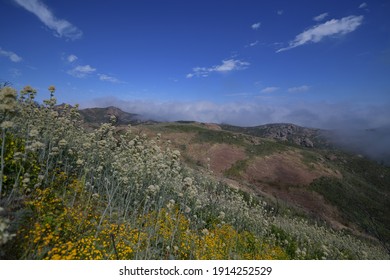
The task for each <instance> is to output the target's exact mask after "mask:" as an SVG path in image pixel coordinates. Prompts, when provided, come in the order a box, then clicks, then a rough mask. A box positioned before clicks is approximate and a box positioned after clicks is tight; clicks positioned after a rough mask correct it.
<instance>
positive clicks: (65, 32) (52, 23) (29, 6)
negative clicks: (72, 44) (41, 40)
mask: <svg viewBox="0 0 390 280" xmlns="http://www.w3.org/2000/svg"><path fill="white" fill-rule="evenodd" d="M14 1H15V2H16V3H17V4H19V5H20V6H22V7H23V8H24V9H26V10H27V11H29V12H31V13H33V14H34V15H36V16H37V17H38V18H39V19H40V20H41V21H42V22H43V23H44V24H45V25H46V26H47V27H48V28H50V29H51V30H54V32H55V33H54V34H55V36H57V37H66V38H68V39H72V40H75V39H79V38H81V36H82V35H83V32H82V31H81V30H80V29H78V28H77V27H76V26H74V25H73V24H71V23H70V22H68V21H66V20H64V19H57V18H56V17H55V16H54V14H53V13H52V12H51V11H50V10H49V8H48V7H46V5H45V4H44V3H42V2H41V1H39V0H14Z"/></svg>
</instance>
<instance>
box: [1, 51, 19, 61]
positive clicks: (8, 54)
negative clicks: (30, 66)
mask: <svg viewBox="0 0 390 280" xmlns="http://www.w3.org/2000/svg"><path fill="white" fill-rule="evenodd" d="M0 55H1V56H6V57H8V58H9V59H10V60H11V61H12V62H20V61H22V58H21V57H20V56H18V55H17V54H16V53H14V52H11V51H6V50H3V49H2V48H0Z"/></svg>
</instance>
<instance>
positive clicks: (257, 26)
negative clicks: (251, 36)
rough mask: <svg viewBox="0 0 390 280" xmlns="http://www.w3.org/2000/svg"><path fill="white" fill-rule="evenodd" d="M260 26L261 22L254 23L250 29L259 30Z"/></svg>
mask: <svg viewBox="0 0 390 280" xmlns="http://www.w3.org/2000/svg"><path fill="white" fill-rule="evenodd" d="M260 26H261V22H256V23H254V24H252V25H251V27H252V29H253V30H257V29H259V28H260Z"/></svg>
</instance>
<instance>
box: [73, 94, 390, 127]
mask: <svg viewBox="0 0 390 280" xmlns="http://www.w3.org/2000/svg"><path fill="white" fill-rule="evenodd" d="M81 105H82V107H84V108H86V107H106V106H116V107H118V108H121V109H122V110H124V111H126V112H130V113H136V114H139V115H141V116H143V117H144V118H147V119H153V120H159V121H177V120H192V121H199V122H211V123H229V124H233V125H240V126H255V125H261V124H267V123H280V122H284V123H285V122H287V123H294V124H297V125H302V126H307V127H314V128H322V129H347V128H348V129H366V128H375V127H380V126H385V125H389V126H390V111H389V110H388V108H389V106H390V104H382V105H367V104H362V105H357V104H353V103H329V102H317V103H315V102H298V101H296V102H287V101H286V102H284V103H283V102H278V103H275V102H272V101H267V99H259V100H257V101H255V102H251V103H249V102H248V103H245V102H230V103H222V104H219V103H214V102H209V101H198V102H178V101H176V102H158V101H149V100H128V101H126V100H121V99H117V98H115V97H106V98H101V99H95V100H92V101H88V102H87V103H84V104H81Z"/></svg>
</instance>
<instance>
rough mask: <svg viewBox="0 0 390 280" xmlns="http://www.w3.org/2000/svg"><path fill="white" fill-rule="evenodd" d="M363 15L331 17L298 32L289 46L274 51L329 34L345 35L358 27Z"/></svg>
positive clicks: (284, 49)
mask: <svg viewBox="0 0 390 280" xmlns="http://www.w3.org/2000/svg"><path fill="white" fill-rule="evenodd" d="M363 18H364V17H363V16H348V17H344V18H341V19H331V20H328V21H327V22H325V23H322V24H319V25H315V26H313V27H311V28H309V29H307V30H306V31H304V32H302V33H300V34H298V35H297V36H296V37H295V39H294V40H293V41H290V43H289V46H288V47H285V48H281V49H279V50H277V51H276V52H277V53H278V52H282V51H286V50H290V49H292V48H296V47H298V46H302V45H304V44H307V43H310V42H313V43H318V42H320V41H321V40H322V39H324V38H326V37H330V36H336V35H345V34H347V33H350V32H352V31H354V30H356V28H358V27H359V26H360V25H361V24H362V22H363Z"/></svg>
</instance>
